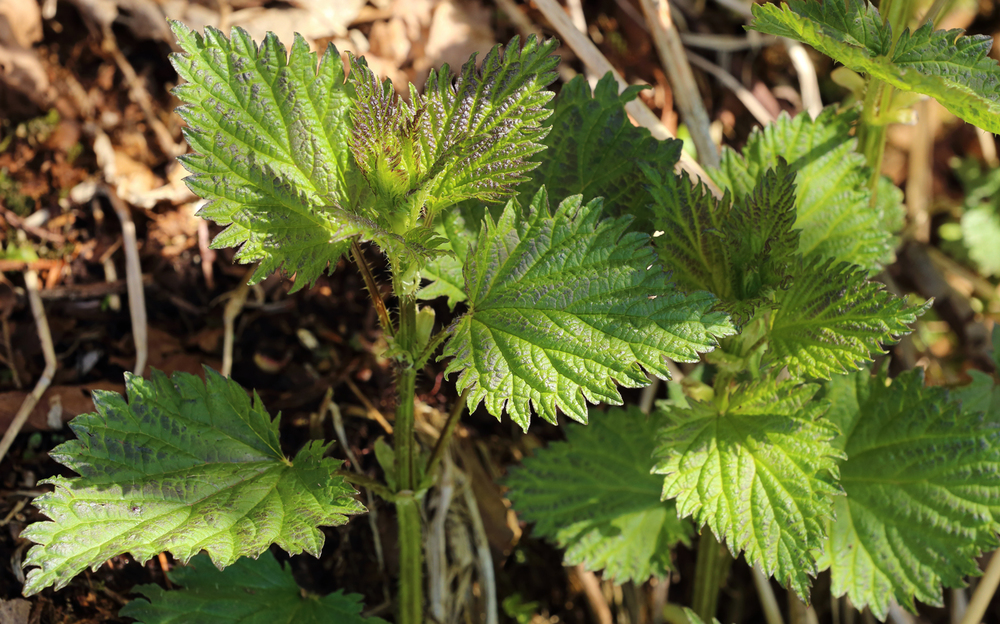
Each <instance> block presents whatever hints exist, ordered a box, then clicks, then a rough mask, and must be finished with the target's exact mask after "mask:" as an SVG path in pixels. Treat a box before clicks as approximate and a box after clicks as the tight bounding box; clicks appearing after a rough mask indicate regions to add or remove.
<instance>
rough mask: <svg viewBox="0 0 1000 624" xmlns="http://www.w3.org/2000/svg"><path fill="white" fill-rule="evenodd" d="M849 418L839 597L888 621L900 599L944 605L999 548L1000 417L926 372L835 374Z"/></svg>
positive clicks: (837, 563) (834, 574)
mask: <svg viewBox="0 0 1000 624" xmlns="http://www.w3.org/2000/svg"><path fill="white" fill-rule="evenodd" d="M831 385H833V386H840V387H838V388H836V389H835V392H836V393H837V394H838V396H840V397H841V398H842V399H845V400H844V401H843V402H844V404H845V405H848V406H850V407H851V408H852V409H851V410H849V411H846V412H845V414H844V417H843V424H844V433H843V440H842V442H841V445H842V446H843V448H844V450H845V451H846V453H847V457H848V459H847V460H846V461H843V462H841V465H840V475H841V485H842V486H843V488H844V491H845V492H846V494H847V496H846V497H838V498H837V500H836V504H835V519H834V520H833V521H832V522H831V525H830V538H829V542H828V544H827V546H826V553H825V555H824V557H823V560H822V562H821V563H822V565H823V567H829V568H830V571H831V581H832V588H831V589H832V591H833V593H834V594H836V595H843V594H845V593H846V594H847V595H849V596H850V598H851V602H852V603H853V604H854V606H856V607H857V608H859V609H861V608H864V607H865V606H868V607H869V608H870V609H871V611H872V613H873V614H874V615H875V616H876V617H878V618H879V619H885V617H886V615H887V613H888V609H889V604H890V601H892V600H895V601H897V602H898V603H899V604H901V605H903V606H905V607H907V608H909V609H910V610H913V608H914V606H913V599H914V598H916V599H918V600H920V601H922V602H925V603H927V604H931V605H938V606H940V605H942V604H943V602H942V595H941V585H942V584H944V585H946V586H948V587H961V586H963V585H964V584H965V583H964V581H963V577H964V576H966V575H977V574H979V570H978V567H977V565H976V560H975V558H976V557H978V556H979V555H980V554H981V553H982V552H983V551H986V550H990V549H992V548H995V547H996V546H997V539H996V531H997V530H998V529H1000V524H998V522H997V518H998V515H997V514H998V512H1000V414H997V413H993V414H990V415H985V416H984V415H983V414H982V413H981V412H978V413H977V412H971V411H966V410H964V409H960V408H959V405H958V404H957V403H956V402H954V401H953V400H951V397H950V396H949V394H948V392H947V391H946V390H944V389H942V388H939V387H932V388H927V387H924V379H923V372H922V370H921V369H916V370H913V371H909V372H906V373H903V374H902V375H900V376H899V377H897V378H896V379H894V380H893V381H892V384H891V385H889V386H888V387H886V381H885V377H884V376H879V377H875V378H871V377H869V376H868V375H865V374H860V373H859V374H858V375H855V376H853V378H850V379H848V378H835V379H834V380H833V381H832V382H831Z"/></svg>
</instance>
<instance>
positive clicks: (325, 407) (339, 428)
mask: <svg viewBox="0 0 1000 624" xmlns="http://www.w3.org/2000/svg"><path fill="white" fill-rule="evenodd" d="M327 412H329V413H330V420H331V421H332V422H333V431H334V432H335V433H336V434H337V440H338V441H339V442H340V446H341V447H342V448H343V449H344V454H345V455H347V459H349V460H350V461H351V468H352V469H353V470H354V472H356V473H358V474H359V475H362V476H367V475H365V474H364V473H363V472H361V465H360V464H358V458H357V457H356V456H355V455H354V451H352V450H351V447H350V445H348V444H347V431H345V430H344V419H343V417H342V416H341V415H340V406H339V405H337V404H336V403H334V402H333V388H327V389H326V394H325V395H324V396H323V403H322V404H321V407H320V413H319V415H320V417H321V418H322V417H323V416H324V415H325V414H326V413H327ZM379 485H381V484H379ZM365 492H366V493H367V497H368V499H367V500H368V514H367V516H368V524H369V525H370V526H371V529H372V536H373V539H374V540H375V558H376V559H377V560H378V569H379V571H380V572H381V573H382V574H383V576H384V575H385V556H384V555H383V553H382V538H381V537H380V536H379V531H378V511H376V509H375V499H373V498H372V490H371V488H365ZM382 591H383V594H385V597H386V600H388V598H389V588H388V587H386V586H385V585H384V584H383V586H382Z"/></svg>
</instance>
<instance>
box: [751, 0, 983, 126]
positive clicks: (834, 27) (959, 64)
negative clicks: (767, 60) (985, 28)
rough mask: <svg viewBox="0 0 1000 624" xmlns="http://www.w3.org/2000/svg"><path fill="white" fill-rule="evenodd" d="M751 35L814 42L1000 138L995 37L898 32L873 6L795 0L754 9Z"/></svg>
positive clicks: (859, 0)
mask: <svg viewBox="0 0 1000 624" xmlns="http://www.w3.org/2000/svg"><path fill="white" fill-rule="evenodd" d="M753 15H754V17H753V21H752V22H751V23H750V26H748V28H752V29H754V30H758V31H760V32H763V33H767V34H771V35H777V36H779V37H790V38H792V39H797V40H798V41H801V42H803V43H807V44H809V45H811V46H812V47H814V48H816V49H817V50H819V51H820V52H822V53H823V54H826V55H827V56H829V57H831V58H833V59H834V60H835V61H838V62H840V63H843V64H844V65H845V66H847V67H849V68H850V69H852V70H854V71H856V72H863V73H866V74H870V75H872V76H874V77H875V78H878V79H879V80H883V81H885V82H887V83H889V84H891V85H892V86H894V87H896V88H897V89H900V90H902V91H916V92H917V93H923V94H924V95H929V96H931V97H933V98H935V99H936V100H937V101H938V102H940V103H941V105H942V106H944V107H945V108H947V109H948V110H949V111H951V112H952V113H954V114H955V115H957V116H958V117H961V118H962V119H964V120H966V121H968V122H969V123H971V124H975V125H977V126H979V127H980V128H983V129H984V130H989V131H990V132H993V133H994V134H996V133H1000V66H998V65H997V62H996V61H994V60H992V59H991V58H989V57H988V56H987V55H988V54H989V51H990V47H991V46H992V45H993V38H992V37H990V36H989V35H968V36H963V33H964V31H962V30H959V29H955V30H937V31H935V30H934V26H933V25H932V24H929V23H928V24H924V25H923V26H921V27H920V28H918V29H917V30H915V31H913V32H911V31H910V30H909V29H906V30H904V31H903V32H902V33H901V34H900V35H899V39H898V40H897V41H896V44H895V46H893V43H892V33H891V31H890V28H889V26H888V25H885V24H883V21H882V17H881V16H880V15H879V13H878V10H877V9H875V7H874V6H872V5H871V4H869V3H868V2H867V1H866V0H846V1H845V2H823V3H820V2H813V1H812V0H789V1H788V2H787V3H784V2H783V3H782V5H781V6H780V7H779V6H777V5H773V4H767V5H759V6H755V7H753Z"/></svg>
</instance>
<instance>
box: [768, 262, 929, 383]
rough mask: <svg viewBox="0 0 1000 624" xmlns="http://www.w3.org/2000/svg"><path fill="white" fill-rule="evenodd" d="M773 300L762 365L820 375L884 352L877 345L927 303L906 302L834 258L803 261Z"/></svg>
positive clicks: (902, 329)
mask: <svg viewBox="0 0 1000 624" xmlns="http://www.w3.org/2000/svg"><path fill="white" fill-rule="evenodd" d="M775 303H776V307H777V309H776V310H775V311H774V312H772V317H771V325H770V331H769V332H768V352H767V354H766V355H765V356H764V362H765V365H768V364H772V365H774V366H775V367H776V368H781V367H785V366H787V367H788V371H789V372H790V373H791V374H792V375H793V376H796V377H810V378H821V379H829V378H830V376H831V375H832V374H840V373H846V372H849V371H852V370H858V369H859V368H860V367H861V365H860V363H861V362H865V361H871V360H872V358H873V356H874V354H877V353H885V352H884V351H883V350H882V346H881V345H883V344H892V343H895V342H896V341H897V340H898V339H899V337H900V336H903V335H905V334H908V333H910V331H911V329H910V327H909V325H910V324H911V323H913V322H915V321H916V320H917V317H918V316H920V315H921V314H923V312H924V311H925V310H926V309H927V308H928V307H929V306H930V302H927V303H926V304H924V305H920V306H911V305H907V303H906V300H905V299H902V298H900V297H896V296H895V295H892V294H890V293H888V292H886V291H885V286H883V285H882V284H880V283H878V282H873V281H870V280H868V278H867V272H866V271H865V270H864V269H862V268H861V267H857V266H853V265H850V264H847V263H846V262H842V263H839V264H838V263H835V262H834V261H833V260H827V261H825V262H820V261H817V260H813V261H811V262H803V263H802V264H801V265H800V268H799V270H798V271H796V273H795V277H794V278H793V279H792V285H791V286H790V287H789V288H788V289H787V290H779V291H778V293H777V296H776V297H775Z"/></svg>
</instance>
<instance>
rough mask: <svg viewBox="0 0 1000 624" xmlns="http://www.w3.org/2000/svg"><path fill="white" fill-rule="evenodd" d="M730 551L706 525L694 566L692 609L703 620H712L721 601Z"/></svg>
mask: <svg viewBox="0 0 1000 624" xmlns="http://www.w3.org/2000/svg"><path fill="white" fill-rule="evenodd" d="M732 561H733V560H732V557H730V556H729V551H727V550H726V548H725V547H724V546H723V545H722V544H720V543H719V540H717V539H715V535H714V534H713V533H712V530H711V529H709V528H708V527H705V528H703V529H702V531H701V537H700V538H699V539H698V561H697V563H696V564H695V568H694V597H693V598H692V600H691V609H692V610H693V611H694V612H695V613H696V614H697V615H698V617H700V618H701V620H702V621H703V622H711V621H712V619H713V618H714V617H715V612H716V608H717V606H718V603H719V590H720V589H721V588H722V584H723V583H724V582H725V580H726V577H727V576H728V575H729V565H730V564H731V563H732Z"/></svg>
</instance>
